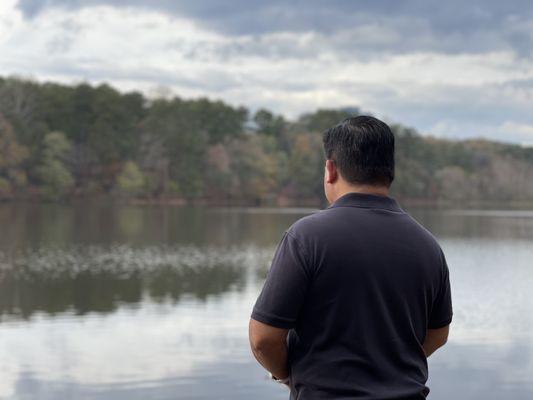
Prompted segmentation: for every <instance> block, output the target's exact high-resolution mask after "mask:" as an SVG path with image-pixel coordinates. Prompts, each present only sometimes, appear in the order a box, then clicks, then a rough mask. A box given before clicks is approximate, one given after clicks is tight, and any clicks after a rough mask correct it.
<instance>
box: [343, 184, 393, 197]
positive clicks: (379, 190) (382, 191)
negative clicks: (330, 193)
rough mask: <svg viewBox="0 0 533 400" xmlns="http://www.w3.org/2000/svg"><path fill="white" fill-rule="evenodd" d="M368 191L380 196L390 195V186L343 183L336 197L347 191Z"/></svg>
mask: <svg viewBox="0 0 533 400" xmlns="http://www.w3.org/2000/svg"><path fill="white" fill-rule="evenodd" d="M354 192H355V193H367V194H374V195H378V196H389V188H388V187H386V186H371V185H357V186H356V185H343V186H342V187H340V188H339V190H338V191H337V193H336V198H335V200H336V199H338V198H339V197H341V196H344V195H345V194H347V193H354Z"/></svg>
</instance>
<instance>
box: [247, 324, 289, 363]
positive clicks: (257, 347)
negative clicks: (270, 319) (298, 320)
mask: <svg viewBox="0 0 533 400" xmlns="http://www.w3.org/2000/svg"><path fill="white" fill-rule="evenodd" d="M248 336H249V340H250V348H251V349H252V351H253V353H254V354H264V353H267V352H268V351H269V350H271V349H273V348H277V347H279V346H280V345H282V344H283V343H284V342H285V338H286V336H287V331H286V330H285V329H279V328H274V327H271V326H268V325H266V324H263V323H261V322H258V321H255V320H253V319H251V320H250V326H249V333H248Z"/></svg>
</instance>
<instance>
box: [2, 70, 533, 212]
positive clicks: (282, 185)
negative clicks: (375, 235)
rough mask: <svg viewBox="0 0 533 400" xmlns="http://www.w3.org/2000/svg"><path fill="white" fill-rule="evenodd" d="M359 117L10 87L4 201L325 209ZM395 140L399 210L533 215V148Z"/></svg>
mask: <svg viewBox="0 0 533 400" xmlns="http://www.w3.org/2000/svg"><path fill="white" fill-rule="evenodd" d="M359 113H361V110H360V109H359V108H357V107H351V108H342V109H333V108H332V109H319V110H316V111H313V112H309V113H305V114H302V115H300V116H299V117H298V118H297V119H296V120H288V119H287V118H286V117H284V116H283V115H276V114H275V113H273V112H271V111H269V110H267V109H260V110H257V111H256V112H254V113H251V112H250V111H249V110H248V109H247V108H246V107H244V106H243V107H235V106H232V105H229V104H227V103H225V102H223V101H220V100H213V99H208V98H205V97H204V98H197V99H183V98H180V97H178V96H174V97H171V96H168V95H167V96H160V97H155V98H149V97H147V96H145V95H143V94H142V93H140V92H135V91H134V92H128V93H122V92H120V91H119V90H117V89H115V88H113V87H112V86H110V85H108V84H100V85H90V84H87V83H81V84H77V85H64V84H58V83H49V82H48V83H39V82H35V81H33V80H31V79H26V78H20V77H6V78H1V77H0V200H2V201H10V200H11V201H19V200H28V201H70V200H73V199H82V198H93V197H106V198H107V197H109V198H112V199H122V200H128V201H132V202H169V203H170V202H173V203H176V204H212V205H254V206H256V205H280V206H283V205H309V206H316V205H319V204H323V203H324V195H323V188H322V176H323V168H324V164H323V163H324V155H323V149H322V132H323V131H324V130H325V129H327V128H328V127H330V126H332V125H334V124H336V123H338V122H339V121H341V120H342V119H344V118H346V117H349V116H355V115H358V114H359ZM391 128H392V130H393V132H394V135H395V138H396V179H395V181H394V183H393V185H392V187H391V195H392V196H395V197H396V198H398V199H399V200H402V201H406V202H411V203H419V204H441V203H443V204H446V203H452V204H454V203H460V204H466V203H475V204H477V203H506V204H532V203H533V181H532V179H531V178H532V177H533V147H522V146H520V145H515V144H509V143H505V142H503V141H501V142H496V141H489V140H485V139H481V138H480V139H475V140H446V139H442V138H436V137H434V136H427V135H421V134H420V133H419V132H417V131H416V129H414V128H411V127H407V126H403V125H401V124H391ZM502 139H504V138H502Z"/></svg>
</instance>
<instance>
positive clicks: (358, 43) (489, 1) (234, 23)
mask: <svg viewBox="0 0 533 400" xmlns="http://www.w3.org/2000/svg"><path fill="white" fill-rule="evenodd" d="M96 5H108V6H113V7H117V8H120V7H134V8H140V9H144V10H152V11H156V12H161V13H165V14H167V15H170V16H181V17H186V18H189V19H193V20H194V21H195V22H196V23H198V24H199V25H201V26H202V27H204V28H206V29H210V30H213V31H217V32H220V33H222V34H224V35H230V36H242V35H255V36H260V35H264V34H269V33H276V32H308V31H312V32H316V33H318V34H321V35H325V36H336V35H339V33H340V32H352V31H355V32H359V36H355V37H354V36H351V37H350V35H347V37H345V38H344V40H342V36H340V39H339V40H340V43H339V45H341V47H343V48H348V49H350V50H351V51H352V52H354V51H355V52H390V53H405V52H412V51H439V52H446V53H461V52H486V51H489V50H500V49H512V50H513V51H515V52H516V53H517V54H519V55H522V56H530V55H531V51H532V48H533V46H532V45H533V29H532V25H533V4H532V3H531V1H530V0H509V1H505V2H503V1H501V0H472V1H468V2H465V1H462V0H448V1H445V2H443V1H428V0H404V1H389V0H361V1H350V0H329V1H320V0H307V1H293V2H287V1H281V0H271V1H263V0H233V1H231V2H220V1H218V0H207V1H200V0H199V1H188V0H152V1H149V2H148V1H144V0H19V2H18V4H17V7H18V9H19V10H21V12H22V13H23V14H24V16H25V17H27V18H34V17H36V16H37V15H39V14H40V13H41V12H43V11H45V10H47V9H54V8H60V9H66V10H76V9H80V8H85V7H92V6H96Z"/></svg>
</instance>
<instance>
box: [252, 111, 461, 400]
mask: <svg viewBox="0 0 533 400" xmlns="http://www.w3.org/2000/svg"><path fill="white" fill-rule="evenodd" d="M323 142H324V150H325V155H326V163H325V169H324V191H325V195H326V198H327V199H328V202H329V203H330V205H329V207H328V208H326V209H324V210H321V211H318V212H315V213H313V214H311V215H308V216H306V217H304V218H301V219H300V220H298V221H296V222H295V223H294V224H293V225H292V226H291V227H290V228H289V229H287V230H286V231H285V233H284V234H283V237H282V239H281V241H280V243H279V245H278V247H277V250H276V253H275V255H274V258H273V261H272V265H271V267H270V270H269V272H268V274H267V278H266V282H265V284H264V286H263V289H262V291H261V294H260V295H259V297H258V299H257V302H256V303H255V306H254V308H253V311H252V314H251V319H250V325H249V337H250V344H251V348H252V351H253V353H254V355H255V357H256V358H257V360H258V361H259V362H260V363H261V364H262V365H263V366H264V367H265V368H266V369H267V370H268V371H270V372H271V374H272V377H273V378H274V379H276V380H278V381H280V382H282V383H285V384H287V386H289V388H290V392H291V394H290V398H291V399H293V400H313V399H365V400H377V399H380V400H383V399H396V400H403V399H405V400H407V399H424V398H425V397H426V396H427V394H428V393H429V388H428V387H427V386H426V385H425V383H426V381H427V378H428V369H427V357H429V356H430V355H431V354H432V353H433V352H434V351H435V350H436V349H438V348H439V347H441V346H442V345H444V343H446V340H447V337H448V331H449V324H450V322H451V320H452V302H451V291H450V281H449V276H448V266H447V264H446V259H445V257H444V253H443V252H442V249H441V247H440V246H439V244H438V243H437V241H436V239H435V237H434V236H433V235H432V234H431V233H430V232H429V231H428V230H427V229H425V228H424V227H423V226H422V225H420V224H419V223H418V222H417V221H416V220H414V219H413V218H412V217H411V216H410V215H409V214H408V213H406V212H405V211H404V210H403V209H402V208H400V206H399V204H398V203H397V201H396V200H395V199H394V198H393V197H390V196H389V188H390V185H391V183H392V181H393V179H394V136H393V134H392V132H391V130H390V128H389V127H388V126H387V125H386V124H385V123H383V122H382V121H380V120H378V119H376V118H373V117H369V116H359V117H355V118H349V119H346V120H344V121H342V122H341V123H340V124H339V125H337V126H334V127H332V128H331V129H329V130H327V131H326V132H325V133H324V137H323Z"/></svg>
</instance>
